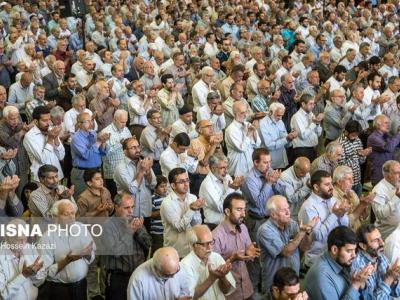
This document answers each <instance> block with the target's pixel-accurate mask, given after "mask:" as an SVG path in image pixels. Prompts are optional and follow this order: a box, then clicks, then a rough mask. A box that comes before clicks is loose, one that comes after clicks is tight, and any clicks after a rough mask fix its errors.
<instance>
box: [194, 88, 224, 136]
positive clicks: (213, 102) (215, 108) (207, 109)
mask: <svg viewBox="0 0 400 300" xmlns="http://www.w3.org/2000/svg"><path fill="white" fill-rule="evenodd" d="M201 120H210V121H211V123H212V124H213V127H214V132H222V130H224V129H225V126H226V122H225V115H224V108H223V106H222V104H221V97H220V95H219V93H218V92H215V91H212V92H210V93H208V94H207V105H204V106H203V107H201V108H199V110H198V111H197V121H201Z"/></svg>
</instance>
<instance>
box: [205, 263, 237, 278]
mask: <svg viewBox="0 0 400 300" xmlns="http://www.w3.org/2000/svg"><path fill="white" fill-rule="evenodd" d="M231 270H232V264H231V263H230V262H226V263H225V264H223V265H221V266H219V267H218V268H216V269H212V268H211V265H208V273H209V277H210V278H211V279H212V280H213V281H215V280H217V279H221V278H224V277H225V276H226V274H228V273H229V272H230V271H231Z"/></svg>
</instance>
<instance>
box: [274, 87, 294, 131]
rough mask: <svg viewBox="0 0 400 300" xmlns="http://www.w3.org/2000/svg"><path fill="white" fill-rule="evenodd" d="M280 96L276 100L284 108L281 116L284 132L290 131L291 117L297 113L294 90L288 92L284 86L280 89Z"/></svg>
mask: <svg viewBox="0 0 400 300" xmlns="http://www.w3.org/2000/svg"><path fill="white" fill-rule="evenodd" d="M280 91H281V96H280V97H279V99H278V102H279V103H282V104H283V105H284V106H285V108H286V109H285V114H284V115H283V118H282V121H283V123H284V124H285V127H286V130H287V131H290V129H291V127H290V126H291V124H290V121H291V119H292V117H293V115H294V114H295V113H296V112H297V104H296V102H295V101H294V96H295V95H296V90H295V89H293V90H288V89H286V88H285V87H284V86H282V87H281V89H280Z"/></svg>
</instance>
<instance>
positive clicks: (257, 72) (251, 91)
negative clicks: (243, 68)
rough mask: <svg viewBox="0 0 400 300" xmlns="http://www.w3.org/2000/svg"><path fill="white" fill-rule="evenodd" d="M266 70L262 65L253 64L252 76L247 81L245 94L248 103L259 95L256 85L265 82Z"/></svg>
mask: <svg viewBox="0 0 400 300" xmlns="http://www.w3.org/2000/svg"><path fill="white" fill-rule="evenodd" d="M265 74H266V68H265V64H264V63H257V62H256V63H255V64H254V65H253V67H252V74H251V76H250V77H249V78H248V79H247V84H246V94H247V97H248V99H249V101H250V102H252V101H253V99H254V97H255V96H256V95H257V94H258V93H259V91H258V83H259V82H260V81H261V80H265Z"/></svg>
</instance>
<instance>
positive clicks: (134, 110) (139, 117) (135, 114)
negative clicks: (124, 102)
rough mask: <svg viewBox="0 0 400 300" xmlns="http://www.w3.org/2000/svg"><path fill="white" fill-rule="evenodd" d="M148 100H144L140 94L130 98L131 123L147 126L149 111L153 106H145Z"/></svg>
mask: <svg viewBox="0 0 400 300" xmlns="http://www.w3.org/2000/svg"><path fill="white" fill-rule="evenodd" d="M145 103H146V100H142V99H141V98H140V97H139V96H138V95H133V96H132V97H129V98H128V112H129V119H130V121H129V123H130V125H136V124H137V125H143V126H147V125H148V124H149V122H148V121H147V112H148V111H149V110H150V109H151V108H152V107H151V105H147V107H145V105H144V104H145Z"/></svg>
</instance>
